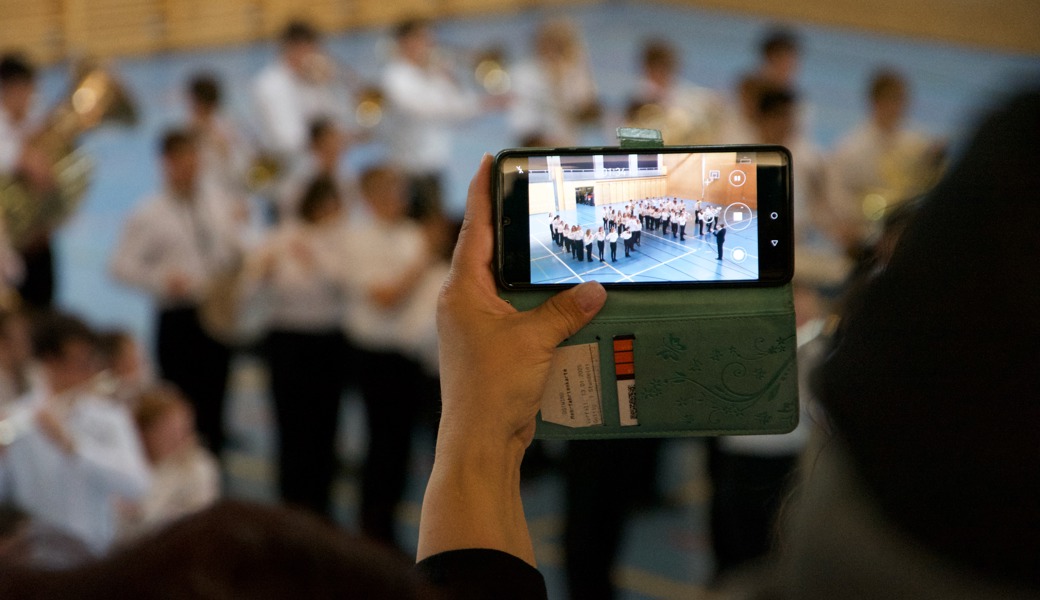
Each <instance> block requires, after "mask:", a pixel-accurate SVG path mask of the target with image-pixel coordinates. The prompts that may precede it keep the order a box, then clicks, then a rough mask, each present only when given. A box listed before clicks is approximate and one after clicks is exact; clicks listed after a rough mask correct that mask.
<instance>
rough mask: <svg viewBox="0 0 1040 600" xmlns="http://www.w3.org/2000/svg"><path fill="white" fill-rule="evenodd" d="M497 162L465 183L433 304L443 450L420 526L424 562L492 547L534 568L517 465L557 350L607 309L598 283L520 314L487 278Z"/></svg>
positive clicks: (484, 166) (436, 461) (489, 275)
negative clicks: (462, 210)
mask: <svg viewBox="0 0 1040 600" xmlns="http://www.w3.org/2000/svg"><path fill="white" fill-rule="evenodd" d="M490 180H491V159H490V156H487V155H485V156H484V159H483V160H482V161H481V163H480V170H478V171H477V174H476V176H474V178H473V181H472V182H471V183H470V187H469V198H468V200H467V202H466V218H465V221H464V222H463V224H462V232H461V233H460V235H459V243H458V245H457V246H456V247H455V255H454V257H453V259H452V266H451V272H450V273H449V274H448V278H447V280H446V281H445V284H444V287H443V289H442V290H441V296H440V300H439V302H438V306H437V333H438V335H439V337H440V365H441V397H442V402H443V407H442V411H441V423H440V430H439V432H438V435H437V454H436V458H435V459H434V465H433V472H432V473H431V474H430V481H429V483H428V485H427V486H426V495H425V498H424V500H423V508H422V517H421V519H420V522H419V551H418V558H419V559H420V560H421V559H423V558H426V557H428V556H431V555H433V554H436V553H438V552H446V551H449V550H457V549H462V548H489V549H495V550H501V551H503V552H507V553H509V554H512V555H513V556H517V557H519V558H521V559H522V560H525V561H527V562H528V563H529V564H531V565H534V564H535V559H534V548H533V545H532V543H531V537H530V533H529V531H528V530H527V522H526V520H525V519H524V511H523V502H522V499H521V497H520V462H521V460H522V459H523V454H524V450H525V449H526V448H527V446H528V445H529V444H530V443H531V438H532V436H533V435H534V428H535V415H536V414H537V412H538V406H539V401H540V399H541V395H542V389H543V388H544V387H545V382H546V380H547V379H548V376H549V366H550V364H551V361H552V356H553V352H554V351H555V349H556V346H557V345H558V344H559V343H560V342H561V341H563V340H564V339H566V338H567V337H569V336H571V335H573V334H574V333H575V332H577V331H578V330H579V329H581V328H582V327H583V326H585V324H586V323H588V322H589V321H590V320H591V319H592V317H593V316H595V314H596V313H597V312H599V310H600V309H601V308H602V307H603V303H604V302H605V301H606V298H607V293H606V290H604V289H603V286H601V285H600V284H598V283H596V282H587V283H583V284H581V285H579V286H577V287H574V288H571V289H569V290H566V291H563V292H560V293H559V294H557V295H556V296H553V297H552V298H550V299H549V300H547V301H546V302H545V303H544V304H542V305H541V306H539V307H538V308H535V309H533V310H530V311H527V312H518V311H517V310H516V309H515V308H513V306H512V305H510V304H509V303H508V302H506V301H504V300H502V299H501V298H499V297H498V295H497V294H496V293H495V280H494V277H493V276H492V273H491V260H492V247H493V237H494V234H493V231H492V226H491V195H490V191H491V190H490V188H491V185H490Z"/></svg>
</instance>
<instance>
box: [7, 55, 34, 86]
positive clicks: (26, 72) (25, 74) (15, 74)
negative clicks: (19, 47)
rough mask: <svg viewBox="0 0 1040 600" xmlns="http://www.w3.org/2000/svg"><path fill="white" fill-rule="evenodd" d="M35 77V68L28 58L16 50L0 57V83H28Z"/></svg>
mask: <svg viewBox="0 0 1040 600" xmlns="http://www.w3.org/2000/svg"><path fill="white" fill-rule="evenodd" d="M35 78H36V68H35V67H34V66H33V64H32V63H31V62H29V59H28V58H26V57H25V56H24V55H23V54H21V53H18V52H10V53H7V54H4V55H3V57H0V85H4V84H9V83H28V82H30V81H33V80H34V79H35Z"/></svg>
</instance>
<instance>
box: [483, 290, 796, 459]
mask: <svg viewBox="0 0 1040 600" xmlns="http://www.w3.org/2000/svg"><path fill="white" fill-rule="evenodd" d="M550 295H551V294H550V293H546V292H506V293H503V294H502V297H503V298H505V299H506V300H508V301H509V302H511V303H512V304H513V306H515V307H516V308H518V309H520V310H527V309H530V308H533V307H535V306H537V305H538V304H540V303H541V302H543V301H544V300H545V299H547V298H548V297H549V296H550ZM619 336H620V337H621V339H627V336H633V340H632V346H633V356H632V358H633V359H634V361H633V362H634V371H635V373H634V375H635V379H634V389H635V396H634V404H635V412H636V415H637V417H638V425H627V426H624V425H622V424H621V414H622V410H623V408H624V407H623V406H621V405H619V403H618V386H617V375H616V364H615V360H614V357H615V353H614V340H615V338H618V337H619ZM592 343H594V344H596V347H597V349H598V352H599V365H600V390H601V394H602V421H603V424H602V425H591V426H587V427H567V426H564V425H558V424H555V423H548V422H545V421H543V420H542V418H541V413H539V417H538V429H537V433H536V436H537V437H540V438H557V439H577V438H616V437H677V436H692V435H734V434H765V433H786V432H788V431H791V430H792V429H794V427H795V426H796V425H797V424H798V372H797V362H796V349H797V348H796V347H797V344H796V340H795V319H794V304H793V297H792V293H791V287H790V285H785V286H782V287H775V288H751V289H708V290H697V289H681V290H680V289H677V290H669V291H657V290H654V291H645V290H643V291H640V290H635V291H633V290H619V289H612V290H610V291H609V292H608V295H607V304H606V306H604V308H603V310H602V311H601V312H600V314H599V315H597V317H596V318H595V319H594V320H593V321H592V322H591V323H589V324H588V325H587V326H585V327H584V328H583V329H582V330H581V331H579V332H578V333H577V334H575V335H574V336H572V337H571V338H569V339H567V340H566V341H564V343H563V344H561V346H568V345H575V344H592Z"/></svg>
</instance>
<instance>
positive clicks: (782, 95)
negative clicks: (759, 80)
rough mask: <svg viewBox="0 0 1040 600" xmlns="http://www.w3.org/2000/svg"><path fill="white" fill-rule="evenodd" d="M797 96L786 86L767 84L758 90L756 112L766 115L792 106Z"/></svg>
mask: <svg viewBox="0 0 1040 600" xmlns="http://www.w3.org/2000/svg"><path fill="white" fill-rule="evenodd" d="M796 100H797V96H796V95H795V93H794V92H793V91H791V90H790V89H788V88H786V87H779V86H772V85H767V86H763V87H762V88H761V89H760V90H759V92H758V114H759V116H762V117H768V116H771V115H774V114H776V113H778V112H781V111H784V110H787V109H789V108H791V107H792V106H794V104H795V101H796Z"/></svg>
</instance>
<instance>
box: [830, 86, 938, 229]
mask: <svg viewBox="0 0 1040 600" xmlns="http://www.w3.org/2000/svg"><path fill="white" fill-rule="evenodd" d="M867 97H868V101H869V105H870V106H869V108H870V113H869V114H868V115H867V118H866V120H864V122H862V123H860V124H859V125H858V126H857V127H856V128H855V129H853V130H852V131H850V132H849V133H848V134H847V135H845V137H843V138H842V139H841V140H840V141H839V142H838V144H837V146H836V149H835V152H834V155H833V164H834V171H835V172H834V174H835V177H834V180H833V183H834V188H833V189H832V193H833V195H834V196H835V197H834V205H835V208H836V210H838V211H839V212H840V217H841V218H842V220H843V222H842V223H841V225H842V231H841V234H842V236H843V239H842V240H841V241H842V242H843V243H844V244H845V245H846V247H849V248H850V249H851V248H855V247H859V246H861V245H862V244H863V243H864V242H865V241H866V240H867V238H868V237H871V236H872V235H875V234H876V233H877V230H878V228H879V224H880V223H881V219H882V218H883V217H884V215H885V213H886V212H887V211H890V210H891V209H892V208H895V207H896V206H898V205H899V204H900V203H902V202H903V201H905V200H907V199H909V198H911V197H913V196H916V195H918V194H920V193H922V192H924V191H925V190H926V189H927V187H929V185H930V184H931V183H932V182H933V181H934V180H935V179H936V177H937V175H938V165H939V160H938V159H939V158H940V157H941V155H942V152H941V144H940V143H939V142H938V141H937V140H935V139H932V138H930V137H928V136H927V135H925V134H923V133H921V132H920V131H915V130H913V129H910V128H909V127H907V125H906V112H907V107H908V106H909V103H910V86H909V84H908V83H907V81H906V79H905V78H904V77H903V76H902V75H901V74H900V73H899V72H897V71H894V70H892V69H880V70H878V71H876V72H875V73H874V74H873V75H872V76H871V79H870V82H869V85H868V90H867Z"/></svg>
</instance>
